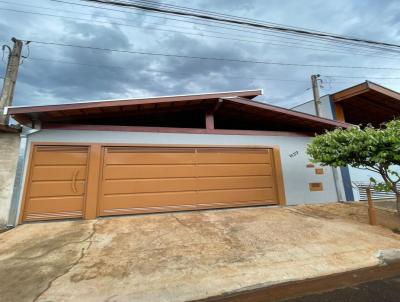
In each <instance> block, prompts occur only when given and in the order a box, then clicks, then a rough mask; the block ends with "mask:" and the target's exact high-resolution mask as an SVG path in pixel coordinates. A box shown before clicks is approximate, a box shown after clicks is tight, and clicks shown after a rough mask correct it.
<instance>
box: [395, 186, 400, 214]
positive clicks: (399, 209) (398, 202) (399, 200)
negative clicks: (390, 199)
mask: <svg viewBox="0 0 400 302" xmlns="http://www.w3.org/2000/svg"><path fill="white" fill-rule="evenodd" d="M396 208H397V215H400V192H397V191H396Z"/></svg>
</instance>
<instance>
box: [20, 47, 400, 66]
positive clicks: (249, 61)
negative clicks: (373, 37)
mask: <svg viewBox="0 0 400 302" xmlns="http://www.w3.org/2000/svg"><path fill="white" fill-rule="evenodd" d="M24 41H30V42H32V43H37V44H43V45H54V46H62V47H74V48H80V49H91V50H98V51H109V52H119V53H127V54H139V55H148V56H161V57H172V58H181V59H193V60H210V61H222V62H235V63H250V64H264V65H279V66H294V67H319V68H344V69H371V70H400V68H395V67H370V66H346V65H324V64H300V63H283V62H267V61H256V60H244V59H227V58H215V57H201V56H189V55H178V54H166V53H156V52H146V51H134V50H122V49H113V48H102V47H95V46H84V45H75V44H66V43H57V42H45V41H37V40H24Z"/></svg>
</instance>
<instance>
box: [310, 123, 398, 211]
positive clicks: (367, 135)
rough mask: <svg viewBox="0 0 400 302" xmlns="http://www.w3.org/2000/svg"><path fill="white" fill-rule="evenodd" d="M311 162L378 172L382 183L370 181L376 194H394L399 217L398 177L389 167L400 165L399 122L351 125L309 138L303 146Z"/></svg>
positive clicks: (373, 179)
mask: <svg viewBox="0 0 400 302" xmlns="http://www.w3.org/2000/svg"><path fill="white" fill-rule="evenodd" d="M307 154H308V155H309V156H310V157H311V161H312V162H315V163H320V164H321V165H323V166H332V167H343V166H347V165H350V166H352V167H355V168H360V169H366V170H369V171H373V172H376V173H379V174H380V175H381V176H382V179H383V181H382V180H377V179H375V178H371V182H372V183H373V184H374V186H375V188H376V189H377V190H379V191H392V192H394V193H395V194H396V206H397V212H398V213H399V214H400V192H399V190H398V188H397V184H398V183H399V182H400V175H399V174H398V173H397V172H396V171H394V170H393V166H395V165H400V120H393V121H390V122H387V123H386V124H382V126H381V127H379V128H374V127H373V126H371V125H369V126H367V127H365V128H360V127H358V126H351V127H349V128H347V129H341V128H338V129H335V130H333V131H330V132H326V133H324V134H322V135H318V136H316V137H315V138H313V140H312V142H311V143H310V144H309V145H308V147H307Z"/></svg>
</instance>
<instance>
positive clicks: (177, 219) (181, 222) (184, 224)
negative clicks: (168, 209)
mask: <svg viewBox="0 0 400 302" xmlns="http://www.w3.org/2000/svg"><path fill="white" fill-rule="evenodd" d="M171 216H172V217H173V218H175V220H176V221H177V222H178V223H180V224H181V225H183V226H184V227H186V228H188V229H191V227H190V226H189V225H187V224H186V223H184V222H183V221H182V220H181V219H179V218H178V217H176V216H175V215H174V214H171Z"/></svg>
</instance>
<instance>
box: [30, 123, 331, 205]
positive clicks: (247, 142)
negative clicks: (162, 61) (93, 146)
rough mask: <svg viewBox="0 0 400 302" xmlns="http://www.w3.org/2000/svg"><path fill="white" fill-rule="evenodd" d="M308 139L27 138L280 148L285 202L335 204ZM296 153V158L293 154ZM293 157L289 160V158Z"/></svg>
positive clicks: (44, 134) (51, 134) (56, 134)
mask: <svg viewBox="0 0 400 302" xmlns="http://www.w3.org/2000/svg"><path fill="white" fill-rule="evenodd" d="M309 140H310V137H296V136H279V137H278V136H249V135H212V134H175V133H139V132H114V131H77V130H42V131H40V132H37V133H35V134H33V135H31V136H30V137H29V143H30V142H65V143H68V142H82V143H102V144H107V143H122V144H150V145H162V144H166V145H168V144H183V145H185V144H186V145H216V146H223V145H235V146H236V145H237V146H265V147H268V146H279V147H280V151H281V160H282V170H283V177H284V182H285V192H286V200H287V203H288V204H290V205H293V204H303V203H323V202H334V201H337V200H338V198H337V194H336V189H335V185H334V180H333V176H332V169H331V168H329V167H325V168H324V171H325V174H324V175H316V174H315V171H314V169H312V168H307V167H306V165H307V163H309V160H308V157H307V155H306V153H305V149H306V145H307V143H308V142H309ZM296 153H297V154H296ZM290 155H292V156H290ZM310 182H322V183H323V187H324V191H322V192H310V191H309V183H310Z"/></svg>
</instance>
